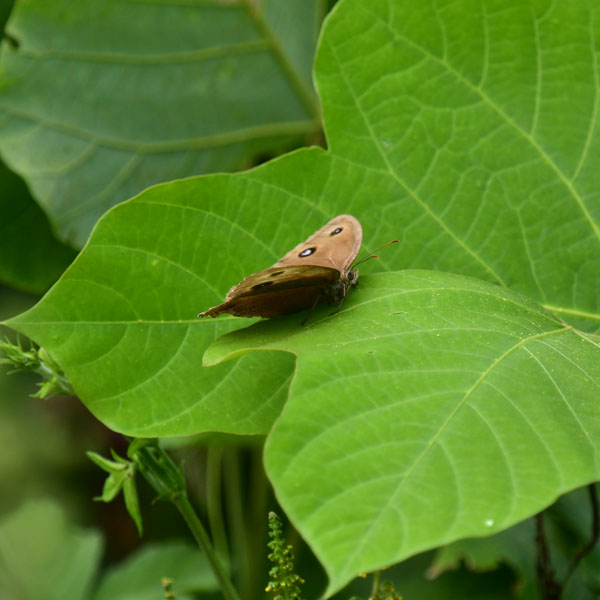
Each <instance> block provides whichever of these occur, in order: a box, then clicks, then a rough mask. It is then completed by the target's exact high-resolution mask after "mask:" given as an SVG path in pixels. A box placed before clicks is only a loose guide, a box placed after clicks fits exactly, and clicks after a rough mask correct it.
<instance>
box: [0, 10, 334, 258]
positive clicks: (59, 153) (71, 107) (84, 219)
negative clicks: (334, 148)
mask: <svg viewBox="0 0 600 600" xmlns="http://www.w3.org/2000/svg"><path fill="white" fill-rule="evenodd" d="M322 5H323V3H322V2H321V0H309V1H307V0H288V1H286V2H278V1H273V0H270V1H266V2H261V3H260V4H256V3H253V2H197V3H190V2H184V3H180V4H173V3H170V2H160V1H158V2H145V3H144V2H142V3H137V2H127V1H123V0H121V1H118V2H110V3H108V4H107V3H106V2H103V1H101V0H90V1H87V2H81V3H76V4H73V3H72V2H70V1H68V0H60V1H57V2H42V3H35V2H33V3H32V2H26V1H24V0H20V1H18V2H17V3H16V6H15V10H14V11H13V13H12V15H11V18H10V20H9V22H8V24H7V31H8V33H9V35H10V38H9V39H8V40H5V41H4V42H3V44H2V51H1V54H0V152H1V154H2V157H3V158H4V160H5V161H6V163H7V164H8V165H9V166H10V167H11V168H12V169H13V170H14V171H15V172H17V173H19V174H20V175H22V176H23V178H24V179H25V180H26V181H27V183H28V185H29V187H30V189H31V190H32V193H33V195H34V197H35V198H36V199H37V200H38V202H39V203H40V204H41V205H42V206H43V208H44V210H45V212H46V213H47V214H48V215H49V217H50V219H51V221H52V223H53V226H54V228H55V229H56V231H57V232H58V233H59V234H60V236H61V237H62V239H64V240H67V241H69V243H71V244H72V245H74V246H78V247H80V246H82V245H83V243H84V242H85V240H86V238H87V236H88V234H89V232H90V230H91V228H92V226H93V225H94V223H95V222H96V221H97V219H98V218H99V217H100V215H101V214H102V213H103V212H104V211H105V210H106V209H108V208H109V207H111V206H113V205H114V204H116V203H118V202H121V201H123V200H126V199H127V198H130V197H131V196H134V195H135V194H137V193H138V192H140V191H141V190H142V189H144V188H146V187H148V186H150V185H152V184H155V183H158V182H161V181H169V180H172V179H176V178H178V177H185V176H189V175H194V174H201V173H206V172H212V171H228V170H235V169H239V168H240V167H241V166H243V165H244V164H248V161H249V159H250V158H251V157H254V156H256V155H257V154H259V153H262V152H273V151H275V150H280V149H281V148H288V147H290V145H291V144H293V143H297V142H298V140H301V139H302V136H306V135H307V134H309V133H313V132H314V131H315V130H318V129H319V126H320V125H319V119H318V117H319V109H318V103H317V100H316V96H315V94H314V91H313V87H312V82H311V67H312V60H313V52H314V46H315V42H316V37H317V33H318V30H319V26H320V19H321V17H322V13H323V10H324V9H323V6H322Z"/></svg>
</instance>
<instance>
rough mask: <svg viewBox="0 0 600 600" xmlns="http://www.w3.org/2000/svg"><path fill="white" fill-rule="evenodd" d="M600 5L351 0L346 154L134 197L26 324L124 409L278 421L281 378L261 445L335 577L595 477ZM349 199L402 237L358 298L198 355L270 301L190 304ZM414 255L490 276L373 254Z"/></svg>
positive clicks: (542, 502)
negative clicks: (200, 315) (221, 311)
mask: <svg viewBox="0 0 600 600" xmlns="http://www.w3.org/2000/svg"><path fill="white" fill-rule="evenodd" d="M599 22H600V15H598V14H597V10H596V5H595V3H594V2H591V1H590V2H586V1H581V2H578V3H568V4H567V3H551V2H547V3H545V2H532V3H528V2H522V0H512V1H508V2H507V1H506V0H503V1H502V2H500V1H498V2H494V1H492V0H486V1H485V2H483V3H482V2H475V1H474V0H463V1H462V2H454V3H451V4H445V5H440V3H439V2H434V1H433V0H431V1H430V2H427V1H425V2H421V3H419V4H418V5H415V3H407V2H402V1H400V0H394V1H390V0H388V1H385V2H384V1H383V0H382V1H377V0H374V1H372V2H369V3H365V2H360V1H358V0H345V1H342V2H340V3H339V4H338V5H337V6H336V8H335V9H334V11H333V13H332V14H331V15H330V18H329V19H328V21H327V24H326V26H325V28H324V31H323V34H322V37H321V41H320V46H319V51H318V56H317V61H316V72H315V77H316V81H317V84H318V88H319V90H320V92H321V95H322V101H323V107H324V122H325V127H326V132H327V139H328V144H329V150H328V151H324V150H320V149H307V150H302V151H298V152H295V153H293V154H290V155H287V156H285V157H281V158H280V159H278V160H275V161H272V162H270V163H268V164H265V165H263V166H261V167H259V168H256V169H253V170H252V171H248V172H246V173H240V174H236V175H215V176H208V177H203V178H195V179H189V180H185V181H180V182H175V183H171V184H165V185H161V186H156V187H154V188H152V189H149V190H147V191H146V192H144V193H142V194H140V195H139V196H138V197H137V198H135V199H133V200H132V201H130V202H126V203H124V204H121V205H119V206H118V207H116V208H114V209H113V210H111V211H110V212H109V213H108V214H107V215H105V217H104V218H103V219H101V221H100V222H99V223H98V225H97V226H96V229H95V230H94V232H93V234H92V236H91V238H90V240H89V242H88V244H87V245H86V247H85V248H84V250H83V251H82V253H81V254H80V256H79V257H78V258H77V259H76V261H75V262H74V264H73V265H72V266H71V267H70V268H69V270H68V271H67V272H66V273H65V275H64V276H63V277H62V279H61V280H60V281H59V282H58V284H57V285H56V286H55V287H54V288H53V289H52V290H51V291H50V292H49V293H48V294H47V295H46V297H45V298H44V299H43V300H42V301H41V302H40V303H39V304H38V305H37V306H36V307H34V308H33V309H32V310H31V311H29V312H27V313H24V314H23V315H20V316H19V317H16V318H15V319H12V320H11V321H10V322H9V324H10V325H11V326H12V327H13V328H15V329H17V330H19V331H21V332H23V333H25V334H26V335H29V336H30V337H32V338H33V339H35V340H36V341H37V342H39V343H41V344H42V345H44V346H45V347H46V348H47V350H48V351H49V352H50V353H51V354H52V356H53V357H54V358H55V359H56V360H57V361H58V362H59V363H60V364H61V366H62V367H63V368H64V370H65V372H66V373H67V374H68V376H69V377H70V378H71V380H72V382H73V385H74V387H75V389H76V390H77V392H78V394H79V395H80V397H81V398H82V400H83V401H84V402H85V403H86V405H87V406H88V407H89V408H90V409H91V410H92V411H93V412H94V413H95V414H96V415H97V416H98V417H99V418H101V419H102V420H103V421H104V422H105V423H107V424H109V425H110V426H111V427H113V428H115V429H118V430H120V431H124V432H127V433H132V434H137V435H140V434H141V435H167V434H169V435H176V434H182V433H192V432H196V431H206V430H211V429H216V430H221V431H230V432H237V433H253V432H267V431H269V429H270V428H271V426H272V424H273V422H274V420H275V419H276V418H277V416H278V415H279V414H280V412H281V407H282V406H283V404H284V401H285V400H286V398H288V395H289V398H288V402H287V404H286V406H285V409H284V411H283V413H282V414H281V416H280V418H279V420H278V421H277V422H276V424H275V427H274V429H273V430H272V431H271V434H270V436H269V439H268V443H267V465H268V469H269V474H270V476H271V478H272V481H273V483H274V486H275V488H276V492H277V494H278V496H279V498H280V500H281V502H282V503H283V505H284V507H285V508H286V511H287V512H288V514H289V516H290V517H291V519H292V520H293V521H294V523H295V525H296V526H297V527H298V528H299V530H300V531H301V532H302V533H303V534H304V535H305V537H306V538H307V541H308V542H309V543H310V544H311V546H312V547H313V548H314V549H315V551H316V552H317V554H318V556H319V557H320V558H321V560H323V562H324V564H325V566H326V568H327V569H328V572H329V575H330V577H331V585H330V591H331V590H333V589H336V588H338V587H339V586H340V585H342V584H343V583H344V582H345V581H347V580H348V579H349V578H350V577H352V576H353V575H355V574H356V572H358V571H359V570H365V569H369V568H375V567H377V566H381V565H383V564H389V563H391V562H393V561H396V560H400V559H401V558H402V557H405V556H408V555H409V554H412V553H415V552H418V551H419V550H422V549H424V548H427V547H431V546H435V545H438V544H441V543H444V542H447V541H449V540H452V539H457V538H459V537H462V536H466V535H485V534H489V533H492V532H494V531H498V530H500V529H501V528H504V527H507V526H509V525H510V524H512V523H515V522H516V521H518V520H519V519H523V518H524V517H526V516H528V515H530V514H531V513H532V512H534V511H537V510H540V509H541V508H543V507H544V506H546V505H547V504H549V503H550V502H551V501H552V500H553V499H554V498H556V496H557V495H559V494H561V493H563V492H565V491H567V490H569V489H572V488H574V487H577V486H581V485H583V484H584V483H586V482H588V481H591V480H593V479H596V478H598V476H599V473H598V461H597V458H598V454H597V453H598V447H597V444H598V441H597V440H598V434H599V433H600V431H599V429H600V418H599V417H600V415H599V414H598V412H599V410H600V409H599V407H598V391H599V390H598V386H599V385H600V384H599V382H600V374H599V372H598V369H599V365H600V359H599V357H598V341H597V338H595V337H594V336H593V335H591V334H586V333H583V332H582V331H579V330H575V329H572V328H571V327H572V326H573V325H576V326H578V327H579V328H580V329H582V330H583V329H586V330H593V329H594V328H597V327H598V324H599V323H600V278H599V277H598V273H599V272H600V227H599V224H598V222H599V217H600V202H599V195H598V194H599V192H598V190H599V189H600V172H599V170H598V169H597V164H598V163H599V159H600V157H599V154H600V145H599V142H598V140H599V139H600V138H599V136H598V124H597V115H598V114H600V110H599V109H600V104H599V98H598V97H597V95H596V93H595V91H596V89H597V84H596V82H597V80H598V79H599V77H598V67H597V65H598V64H600V61H599V60H598V56H597V51H596V46H597V31H596V30H595V29H594V28H593V27H592V26H591V25H590V24H594V23H599ZM345 212H349V213H352V214H354V215H355V216H356V217H358V218H359V219H360V220H361V222H362V224H363V227H364V233H365V236H364V246H365V249H367V250H372V249H373V248H374V247H376V246H377V245H380V244H382V243H384V242H386V241H387V240H389V239H392V238H398V239H400V243H399V244H395V245H393V246H390V247H388V248H386V249H385V250H383V251H382V259H381V260H380V261H370V262H368V263H366V264H365V265H364V266H361V273H362V275H361V277H362V279H361V284H360V286H359V288H358V289H357V290H355V291H353V292H352V293H351V294H350V297H349V298H348V299H347V301H346V303H345V305H344V307H343V310H342V312H341V313H340V314H338V315H335V316H332V317H331V318H329V317H328V310H327V309H326V308H325V309H320V310H318V311H317V312H316V313H315V314H314V315H313V316H312V318H311V319H310V321H309V324H308V326H307V327H304V328H303V327H301V326H300V321H301V319H302V316H303V315H302V316H299V315H292V316H290V317H287V318H285V319H278V320H274V321H273V322H269V323H264V324H260V325H257V326H254V327H252V328H250V329H249V330H248V331H244V332H236V334H232V335H234V337H229V338H225V339H223V340H221V341H219V342H218V344H217V345H215V346H213V347H212V348H211V350H210V352H209V354H207V357H206V360H209V359H211V360H213V361H216V360H217V359H218V358H220V357H225V356H232V355H233V354H242V353H243V354H244V356H242V358H240V359H239V360H235V361H229V362H226V363H223V364H219V365H217V366H214V367H211V368H205V369H203V368H201V366H200V365H201V360H202V355H203V353H204V351H205V349H206V348H207V347H208V346H209V345H210V344H211V343H212V342H213V341H214V340H215V339H217V338H218V337H219V336H221V335H222V334H224V333H227V332H231V331H232V330H234V329H240V328H242V327H245V326H246V325H247V324H248V323H250V321H248V320H245V319H236V318H233V317H223V318H218V319H216V320H214V321H213V320H208V319H204V320H202V321H198V320H197V319H196V318H195V315H196V313H197V312H199V311H200V310H203V309H206V308H208V307H209V306H211V305H213V304H216V303H217V302H219V301H221V300H222V298H223V296H224V294H225V292H226V291H227V289H228V288H229V287H230V286H231V285H233V284H235V283H237V282H238V281H239V280H240V279H241V278H242V277H244V276H245V275H247V274H248V273H251V272H253V271H256V270H258V269H261V268H264V267H266V266H268V265H269V264H271V263H273V262H274V261H275V260H276V259H277V258H278V257H279V256H281V255H282V254H283V253H284V252H286V251H287V250H289V248H291V247H292V246H293V245H294V244H296V243H298V242H299V241H300V240H301V239H303V238H305V237H306V236H307V235H309V234H310V233H312V232H313V231H314V230H315V229H316V228H317V227H320V226H321V225H322V224H323V223H324V222H325V221H326V220H328V219H329V218H331V217H332V216H334V215H336V214H339V213H345ZM400 268H413V269H414V268H420V269H435V270H438V271H452V272H455V273H460V274H463V275H470V276H474V277H477V278H480V279H485V280H487V281H488V282H491V283H494V284H497V286H493V285H491V284H490V283H484V282H478V281H475V280H472V279H467V278H463V277H456V276H450V275H443V274H437V275H436V274H435V273H422V272H412V271H408V272H407V273H404V274H403V273H388V274H386V273H383V274H380V275H377V276H369V273H373V272H375V271H382V270H383V271H385V270H388V269H395V270H398V269H400ZM365 273H366V274H367V275H366V276H365ZM510 288H512V289H510ZM515 291H516V292H521V293H524V294H526V295H527V296H528V298H525V297H523V296H520V295H518V294H517V293H516V292H515ZM537 303H541V304H542V306H543V308H542V307H540V305H539V304H537ZM396 313H397V314H396ZM559 317H560V318H559ZM561 319H564V320H567V321H568V322H569V323H570V325H566V324H565V323H564V322H563V321H562V320H561ZM251 349H261V350H263V351H262V352H254V353H251V354H247V352H248V351H249V350H251ZM282 351H283V352H282ZM371 351H372V353H371ZM294 356H297V357H298V358H297V363H296V370H295V371H294V364H295V363H294ZM211 357H212V358H211ZM292 376H293V377H292ZM290 381H292V382H293V384H292V385H291V387H289V383H290ZM369 408H370V409H371V410H369ZM452 461H454V462H452ZM363 482H364V485H363ZM365 490H368V491H369V492H371V493H370V494H366V493H364V492H365ZM403 518H405V519H407V520H406V522H403V520H402V519H403Z"/></svg>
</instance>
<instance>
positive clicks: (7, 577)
mask: <svg viewBox="0 0 600 600" xmlns="http://www.w3.org/2000/svg"><path fill="white" fill-rule="evenodd" d="M101 552H102V540H101V539H100V536H99V535H98V534H97V533H96V532H92V531H86V530H81V529H79V528H76V527H75V526H74V525H73V524H71V523H69V522H68V520H67V518H66V516H65V514H64V513H63V511H62V510H61V509H60V508H59V506H58V505H56V504H55V503H53V502H51V501H48V500H40V501H36V502H30V503H28V504H26V505H24V506H23V507H22V508H20V509H19V510H18V511H16V512H15V513H13V514H12V515H10V516H9V517H7V518H6V519H4V521H3V522H2V523H0V596H1V597H2V598H23V599H27V600H86V599H87V598H89V595H88V594H89V591H90V587H91V584H92V582H93V578H94V576H95V573H96V570H97V568H98V565H99V561H100V557H101Z"/></svg>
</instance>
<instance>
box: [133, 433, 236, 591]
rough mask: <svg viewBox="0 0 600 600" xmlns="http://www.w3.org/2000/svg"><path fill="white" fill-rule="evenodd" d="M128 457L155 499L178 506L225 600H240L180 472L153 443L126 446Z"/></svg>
mask: <svg viewBox="0 0 600 600" xmlns="http://www.w3.org/2000/svg"><path fill="white" fill-rule="evenodd" d="M127 454H128V456H129V458H130V459H131V460H133V462H134V463H135V465H136V467H137V469H138V471H139V472H140V473H141V474H142V475H143V476H144V478H145V479H146V481H148V483H149V484H150V485H151V486H152V487H153V488H154V489H155V491H156V492H157V493H158V497H159V498H160V499H161V500H168V501H170V502H172V503H173V504H174V505H175V506H176V507H177V510H179V512H180V513H181V515H182V516H183V518H184V519H185V521H186V523H187V524H188V526H189V528H190V530H191V532H192V534H193V536H194V538H195V539H196V542H198V545H199V546H200V548H202V550H203V551H204V553H205V554H206V558H207V559H208V562H209V563H210V566H211V568H212V570H213V573H214V575H215V577H216V579H217V581H218V582H219V585H220V587H221V591H222V593H223V596H224V597H225V599H226V600H240V599H239V596H238V593H237V591H236V590H235V588H234V587H233V584H232V583H231V581H230V580H229V577H228V575H227V571H226V569H225V568H224V567H223V565H222V564H221V561H220V560H219V557H218V556H217V554H216V552H215V551H214V549H213V547H212V544H211V542H210V539H209V537H208V534H207V533H206V530H205V529H204V526H203V525H202V522H201V521H200V519H199V518H198V515H197V514H196V512H195V511H194V509H193V507H192V505H191V504H190V501H189V500H188V497H187V491H186V487H185V481H184V478H183V475H182V473H181V470H180V469H178V468H177V467H176V466H175V464H174V463H173V461H172V460H171V458H170V457H169V455H168V454H167V453H166V452H165V451H164V450H163V449H162V448H161V447H160V446H159V445H158V443H157V441H156V440H146V439H136V440H134V441H133V442H132V443H131V445H130V446H129V450H128V451H127Z"/></svg>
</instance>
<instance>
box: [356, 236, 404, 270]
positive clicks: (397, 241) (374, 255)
mask: <svg viewBox="0 0 600 600" xmlns="http://www.w3.org/2000/svg"><path fill="white" fill-rule="evenodd" d="M399 242H400V240H390V241H389V242H387V244H384V245H383V246H379V248H375V250H373V252H371V254H369V255H368V256H365V257H364V258H361V259H360V260H359V261H358V262H357V263H354V265H353V267H358V265H360V263H364V262H365V261H367V260H369V259H371V258H379V255H378V254H375V252H379V250H381V249H382V248H385V247H386V246H389V245H390V244H397V243H399Z"/></svg>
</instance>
